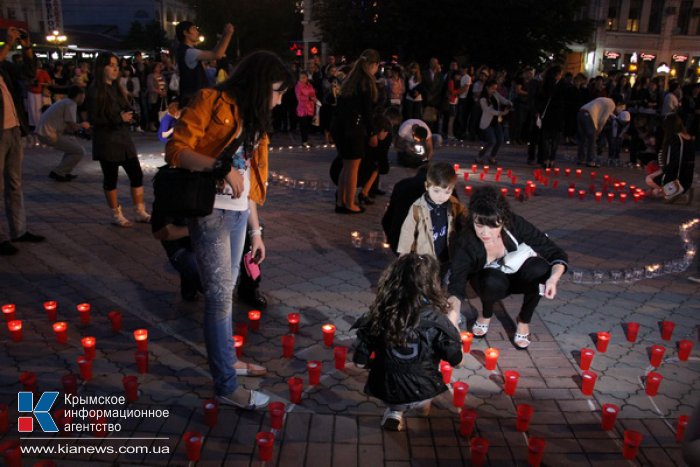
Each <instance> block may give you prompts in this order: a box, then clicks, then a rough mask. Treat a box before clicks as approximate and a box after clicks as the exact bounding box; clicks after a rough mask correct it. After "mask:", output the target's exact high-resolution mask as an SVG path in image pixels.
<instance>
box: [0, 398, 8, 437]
mask: <svg viewBox="0 0 700 467" xmlns="http://www.w3.org/2000/svg"><path fill="white" fill-rule="evenodd" d="M9 410H10V408H9V407H8V405H7V404H0V434H5V433H7V430H9V429H10V417H9V414H8V412H9Z"/></svg>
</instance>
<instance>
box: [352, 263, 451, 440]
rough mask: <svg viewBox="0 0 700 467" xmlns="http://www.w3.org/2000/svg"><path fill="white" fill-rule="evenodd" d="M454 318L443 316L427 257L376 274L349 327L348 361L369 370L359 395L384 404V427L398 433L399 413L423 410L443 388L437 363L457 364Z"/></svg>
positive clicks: (436, 274)
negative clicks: (374, 286) (372, 292)
mask: <svg viewBox="0 0 700 467" xmlns="http://www.w3.org/2000/svg"><path fill="white" fill-rule="evenodd" d="M458 314H459V312H458V311H449V312H448V302H447V297H446V295H445V292H444V291H443V289H442V288H441V286H440V265H439V264H438V262H437V260H436V259H435V258H433V257H432V256H430V255H417V254H415V253H409V254H407V255H404V256H402V257H401V258H399V259H397V260H396V261H394V263H392V264H391V265H390V266H389V268H388V269H387V270H386V271H384V274H382V277H381V278H380V280H379V288H378V291H377V298H376V299H375V300H374V303H373V304H372V306H371V307H370V311H369V313H367V314H365V315H364V316H362V317H361V318H360V319H359V320H358V321H357V323H355V325H354V326H353V328H357V346H356V349H355V353H354V356H353V361H354V362H355V364H356V365H358V366H360V367H368V368H369V377H368V379H367V384H366V385H365V392H366V393H367V394H369V395H371V396H374V397H376V398H378V399H381V400H382V401H384V403H386V404H387V406H388V407H387V409H386V411H385V412H384V417H383V418H382V427H383V428H384V429H386V430H392V431H401V430H402V429H403V427H404V421H403V413H404V412H405V411H407V410H410V409H412V408H417V407H423V409H424V410H426V411H427V410H428V409H429V407H430V400H431V399H432V398H433V397H435V396H437V395H438V394H441V393H443V392H445V391H446V390H447V386H445V383H444V382H443V379H442V376H441V375H440V372H439V371H438V365H439V363H440V360H445V361H447V362H449V363H450V365H453V366H455V365H458V364H459V363H460V362H461V361H462V348H461V341H460V336H459V330H458V329H459V328H458V327H457V319H458ZM372 352H374V353H375V355H376V356H375V358H374V359H370V355H371V354H372Z"/></svg>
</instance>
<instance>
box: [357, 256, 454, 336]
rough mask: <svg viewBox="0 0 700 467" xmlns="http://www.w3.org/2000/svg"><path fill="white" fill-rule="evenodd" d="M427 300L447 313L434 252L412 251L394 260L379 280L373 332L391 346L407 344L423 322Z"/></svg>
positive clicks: (371, 317)
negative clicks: (422, 253) (416, 252)
mask: <svg viewBox="0 0 700 467" xmlns="http://www.w3.org/2000/svg"><path fill="white" fill-rule="evenodd" d="M426 301H427V303H429V304H430V305H431V306H432V307H433V308H434V309H435V310H437V311H438V312H441V313H444V314H447V310H448V304H447V296H446V294H445V292H444V290H443V289H442V287H441V285H440V265H439V263H438V262H437V260H436V259H435V258H434V257H432V256H430V255H417V254H415V253H409V254H407V255H404V256H402V257H400V258H399V259H397V260H396V261H394V262H393V263H392V264H391V265H389V267H388V268H387V269H386V270H385V271H384V273H383V274H382V277H381V278H380V279H379V288H378V290H377V297H376V298H375V299H374V303H372V305H371V306H370V309H369V315H368V316H369V320H370V323H371V324H370V335H372V336H373V337H375V338H380V339H382V340H384V342H386V344H387V345H390V346H395V347H402V346H405V345H406V340H407V337H409V335H410V332H411V330H413V329H415V328H416V326H418V323H419V322H420V312H421V310H422V309H423V308H424V307H425V306H426V304H427V303H426Z"/></svg>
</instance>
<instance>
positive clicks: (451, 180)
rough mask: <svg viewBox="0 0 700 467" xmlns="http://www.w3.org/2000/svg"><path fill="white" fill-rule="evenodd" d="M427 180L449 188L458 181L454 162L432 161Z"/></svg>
mask: <svg viewBox="0 0 700 467" xmlns="http://www.w3.org/2000/svg"><path fill="white" fill-rule="evenodd" d="M426 181H427V182H428V183H430V184H431V185H433V186H439V187H440V188H447V187H448V186H450V185H454V184H455V183H457V174H456V173H455V168H454V166H453V165H452V164H450V163H449V162H445V161H438V162H431V163H430V165H429V166H428V175H427V177H426Z"/></svg>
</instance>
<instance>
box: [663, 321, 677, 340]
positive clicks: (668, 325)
mask: <svg viewBox="0 0 700 467" xmlns="http://www.w3.org/2000/svg"><path fill="white" fill-rule="evenodd" d="M675 327H676V323H674V322H673V321H662V322H661V338H662V339H663V340H665V341H670V340H671V336H672V335H673V329H674V328H675Z"/></svg>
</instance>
